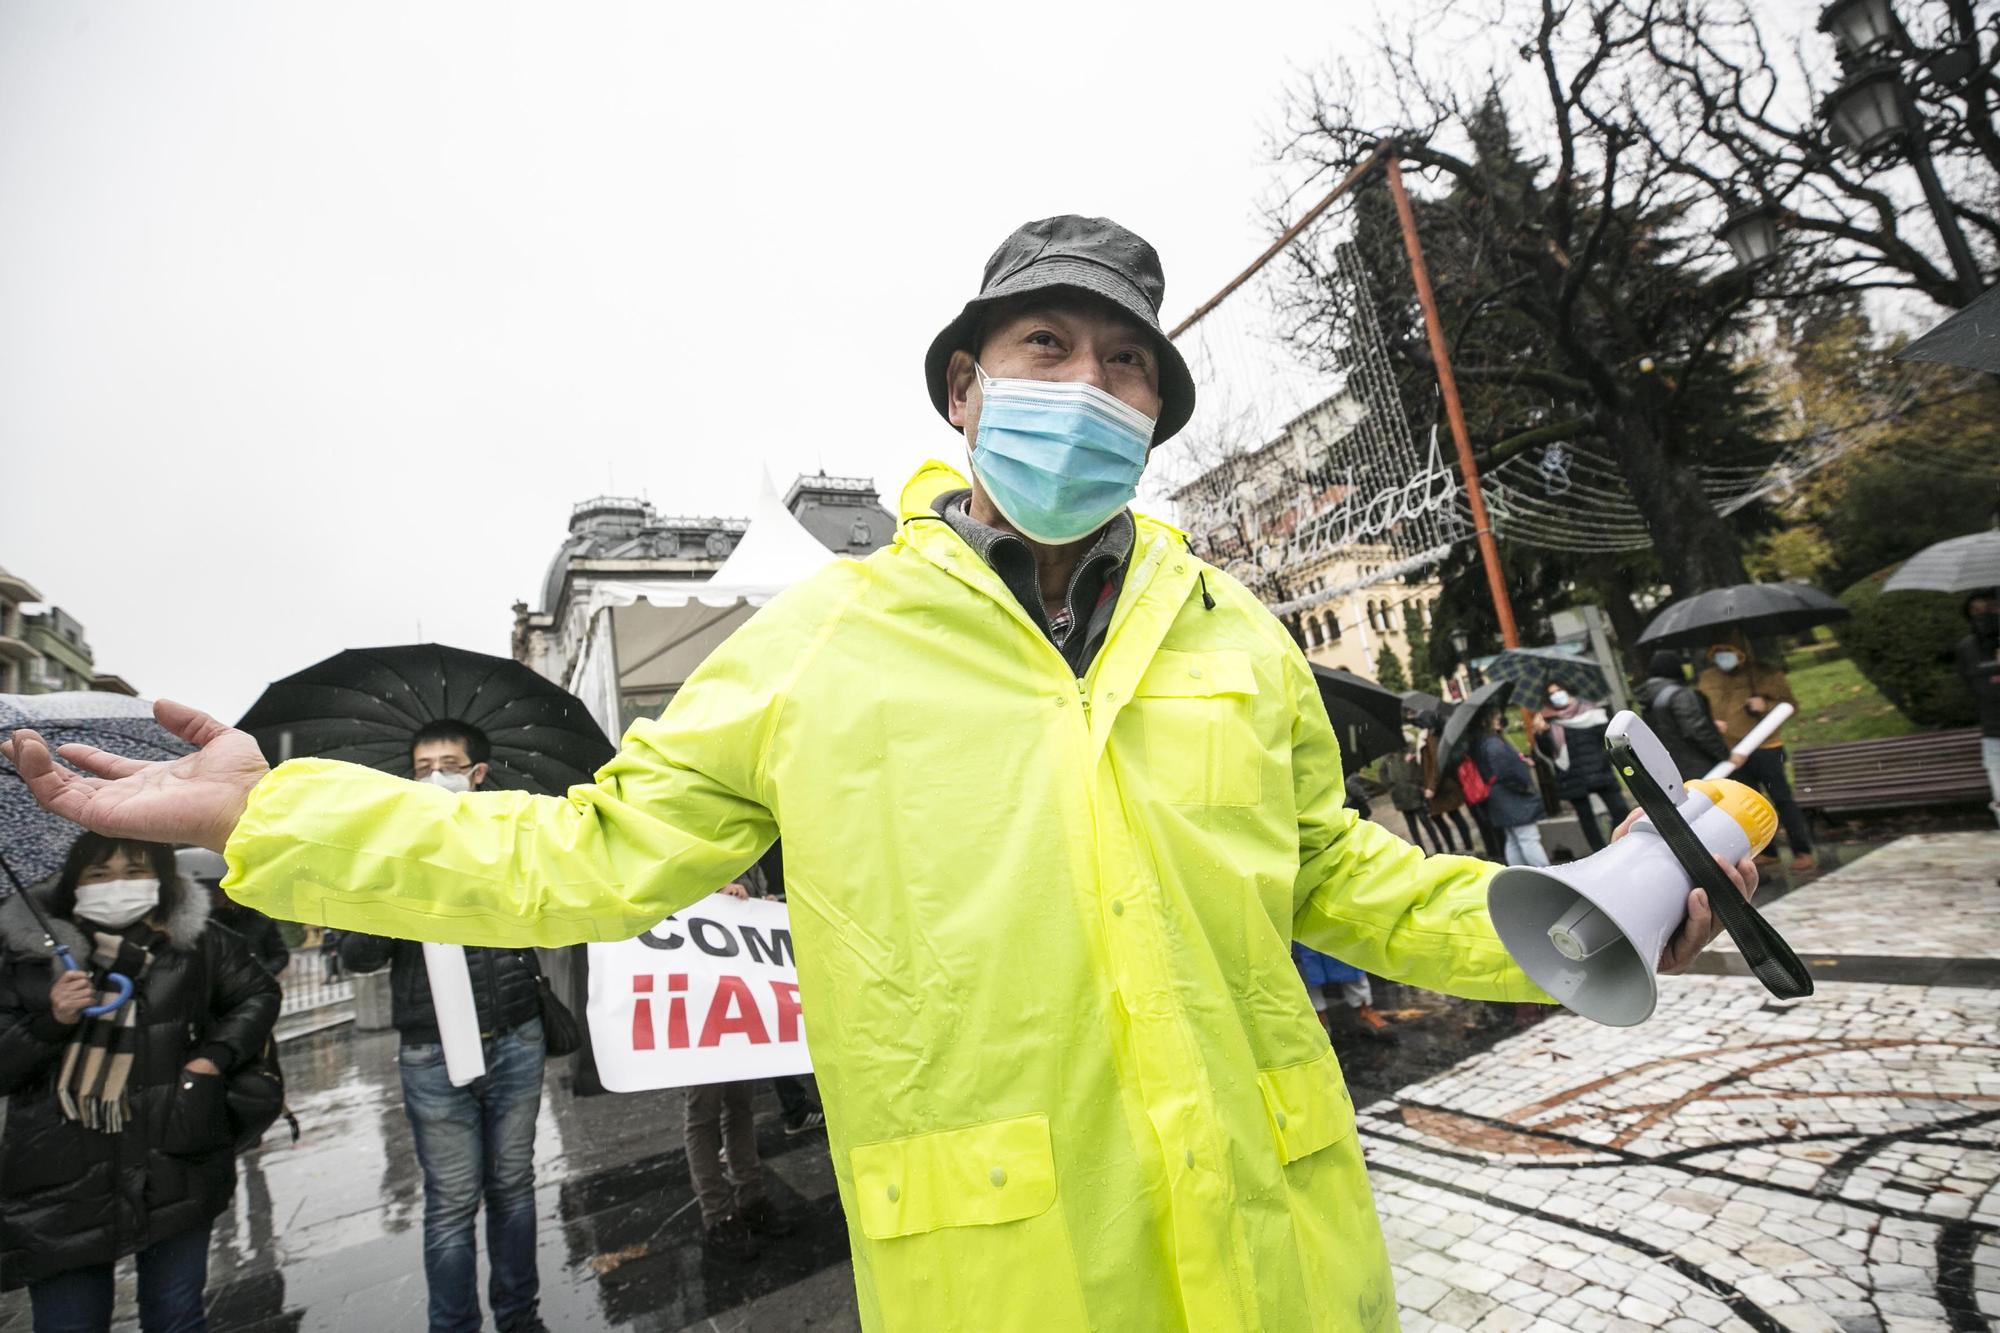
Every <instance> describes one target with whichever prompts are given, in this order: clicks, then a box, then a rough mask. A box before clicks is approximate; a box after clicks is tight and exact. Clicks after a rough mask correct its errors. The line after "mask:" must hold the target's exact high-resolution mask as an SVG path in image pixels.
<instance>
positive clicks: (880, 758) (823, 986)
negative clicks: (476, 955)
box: [226, 463, 1546, 1333]
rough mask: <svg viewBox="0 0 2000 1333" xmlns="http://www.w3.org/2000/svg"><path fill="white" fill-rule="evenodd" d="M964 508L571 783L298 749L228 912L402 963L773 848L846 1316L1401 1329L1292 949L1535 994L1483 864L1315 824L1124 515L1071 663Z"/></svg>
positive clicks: (1188, 593)
mask: <svg viewBox="0 0 2000 1333" xmlns="http://www.w3.org/2000/svg"><path fill="white" fill-rule="evenodd" d="M964 485H965V482H964V481H963V480H962V479H961V478H960V476H959V475H958V474H957V473H956V472H954V471H953V470H952V469H950V468H948V467H946V466H944V465H943V464H939V463H932V464H929V465H927V466H926V467H925V468H923V469H922V470H921V471H919V472H918V474H917V475H916V476H915V478H913V479H912V481H911V482H910V483H909V485H908V486H907V487H906V489H905V491H904V494H903V502H902V509H903V522H902V524H901V526H900V528H899V530H898V532H897V535H896V539H895V541H894V542H893V543H892V544H891V545H890V546H889V547H887V548H885V549H883V550H881V551H879V552H876V553H875V554H874V555H872V556H870V557H868V558H867V559H866V560H862V561H858V562H857V561H850V560H843V561H838V562H836V563H834V564H833V565H831V566H829V567H828V568H827V569H826V570H825V571H823V572H822V573H820V574H818V575H816V576H815V577H813V578H812V579H810V580H808V581H806V582H805V583H803V584H801V585H799V586H797V587H794V588H792V589H790V590H789V591H787V592H786V593H785V594H784V595H782V596H780V597H779V598H777V599H775V600H774V601H773V602H772V603H771V604H770V605H769V606H767V607H765V608H764V609H763V610H762V611H761V612H759V613H758V614H757V615H756V616H755V617H754V618H753V619H752V620H751V621H750V622H749V623H748V624H746V625H745V626H744V627H743V628H742V629H741V630H739V631H738V632H737V633H736V634H735V635H734V636H732V637H731V638H730V639H729V640H728V641H727V642H726V643H724V644H723V645H722V646H721V647H720V648H718V649H717V650H716V651H715V652H714V653H713V654H712V655H711V656H710V657H709V658H708V660H707V661H706V662H704V663H703V664H702V666H701V668H700V669H699V670H698V671H697V672H696V673H695V674H694V675H693V676H692V677H691V678H690V679H689V680H688V682H687V684H686V685H685V686H684V687H683V688H682V689H681V691H680V692H679V694H678V695H676V696H675V698H674V700H673V702H672V704H671V706H669V707H668V709H667V710H666V712H665V714H664V715H663V716H662V717H661V718H659V719H658V720H657V721H641V722H638V723H635V724H634V725H633V727H632V728H631V730H630V731H629V732H628V733H627V734H626V736H625V740H624V745H623V748H622V749H621V750H620V751H619V754H618V756H617V757H616V758H615V759H613V760H612V761H611V762H610V763H609V764H607V765H606V766H605V768H604V769H603V770H602V771H601V772H600V773H599V774H598V775H597V780H596V781H595V782H594V783H593V784H591V785H589V786H581V787H576V788H573V789H572V790H571V791H570V792H569V794H568V796H567V797H566V798H551V797H535V796H529V795H526V794H524V793H519V792H497V793H474V794H471V795H466V796H454V795H452V794H451V793H448V792H445V791H442V790H439V789H436V788H432V787H425V786H418V785H416V784H412V783H408V782H403V781H400V780H397V779H395V778H391V777H386V776H384V775H382V774H379V773H375V772H372V771H370V770H367V769H363V768H358V767H353V766H350V765H345V764H336V763H329V762H325V761H320V760H296V761H293V762H291V763H287V764H284V765H282V766H280V767H279V768H278V769H277V770H276V771H274V772H273V773H272V774H271V775H270V776H269V777H268V778H266V779H265V780H264V782H262V783H261V784H259V786H258V787H257V789H256V791H255V792H254V793H253V794H252V796H251V799H250V804H249V808H248V810H247V811H246V812H245V814H244V817H243V819H242V822H241V823H240V824H239V825H238V827H237V830H236V833H235V835H234V837H232V838H231V840H230V843H229V846H228V849H227V855H228V858H229V863H230V867H231V871H232V876H231V878H230V880H229V881H228V882H227V884H226V887H227V888H228V889H229V890H230V891H231V892H232V893H234V894H235V895H236V896H237V897H238V898H239V899H241V900H242V901H244V902H247V903H250V904H251V905H253V906H256V907H258V908H260V909H261V910H263V911H265V912H268V913H271V914H272V915H275V916H279V917H287V918H292V919H296V920H305V921H318V922H323V923H325V924H327V925H331V926H336V927H341V928H345V929H351V930H363V931H370V932H374V933H377V934H387V935H396V936H402V937H406V938H419V939H427V940H441V941H448V942H453V943H460V944H474V945H496V946H498V945H523V944H529V943H533V944H540V945H550V946H554V945H564V944H572V943H575V942H578V941H582V940H617V939H625V938H629V937H631V936H633V935H636V934H638V933H639V932H640V931H642V930H644V929H646V928H648V927H650V926H652V925H654V924H655V923H656V922H658V921H659V920H660V919H661V918H662V917H664V916H666V915H667V914H669V913H671V912H673V911H676V910H677V909H679V908H681V907H684V906H686V905H687V904H689V903H691V902H693V901H695V900H697V899H699V898H701V897H703V896H705V895H707V894H708V893H710V892H711V891H713V890H714V889H716V888H717V887H719V886H720V885H722V884H724V883H726V882H727V881H728V880H729V879H730V878H731V877H732V876H733V875H735V874H737V873H738V872H740V871H741V870H743V869H744V868H745V867H747V866H748V865H749V864H750V863H751V862H752V861H754V860H755V859H756V857H757V856H758V854H759V853H760V852H761V851H762V850H763V849H764V848H765V847H766V846H767V845H768V844H769V843H770V842H771V841H772V839H773V838H774V837H776V836H777V833H778V830H779V828H780V827H782V828H783V830H784V837H785V887H786V891H787V895H788V898H789V904H790V908H791V917H792V929H793V933H794V938H795V940H796V943H797V949H798V966H799V983H800V991H801V1000H802V1003H803V1005H804V1009H805V1013H806V1015H807V1021H808V1023H809V1024H810V1027H811V1030H812V1047H813V1057H814V1063H815V1067H816V1073H817V1076H818V1078H819V1082H820V1087H821V1091H822V1093H823V1095H824V1100H825V1103H826V1111H827V1128H828V1140H829V1145H830V1148H831V1151H832V1155H833V1163H834V1172H835V1175H836V1177H837V1179H838V1181H839V1187H840V1196H841V1202H842V1204H843V1206H844V1207H845V1209H846V1215H847V1223H848V1229H849V1232H850V1237H851V1240H852V1243H853V1255H854V1277H855V1286H856V1289H857V1294H858V1298H859V1303H860V1309H861V1318H862V1323H863V1325H864V1326H865V1327H867V1328H869V1329H871V1330H899V1331H900V1330H910V1331H911V1333H937V1331H938V1330H944V1329H960V1328H966V1329H970V1328H977V1329H980V1330H1002V1329H1034V1330H1036V1331H1037V1333H1058V1331H1061V1330H1071V1329H1089V1328H1098V1329H1145V1330H1148V1331H1149V1333H1150V1331H1152V1330H1164V1329H1179V1328H1186V1329H1193V1330H1199V1331H1200V1333H1220V1331H1222V1330H1232V1329H1244V1330H1249V1329H1267V1330H1291V1329H1300V1330H1304V1329H1313V1330H1328V1331H1329V1333H1331V1331H1333V1330H1338V1331H1339V1333H1355V1331H1356V1330H1375V1329H1393V1328H1395V1327H1396V1303H1395V1297H1394V1294H1393V1292H1392V1291H1391V1288H1390V1278H1389V1264H1388V1258H1387V1255H1386V1253H1385V1252H1384V1248H1383V1243H1382V1236H1381V1231H1380V1228H1379V1226H1378V1224H1377V1222H1376V1218H1375V1212H1374V1206H1373V1201H1372V1199H1371V1197H1370V1194H1369V1189H1368V1181H1367V1177H1366V1175H1365V1173H1364V1171H1363V1167H1362V1159H1361V1149H1360V1145H1359V1143H1358V1142H1357V1141H1356V1135H1355V1122H1354V1109H1353V1105H1352V1103H1351V1102H1350V1100H1349V1098H1348V1094H1347V1090H1346V1087H1345V1085H1344V1083H1343V1081H1342V1079H1341V1075H1340V1068H1339V1065H1338V1063H1337V1061H1336V1060H1335V1058H1334V1055H1333V1053H1332V1051H1331V1050H1330V1049H1329V1047H1328V1046H1327V1041H1326V1036H1325V1034H1324V1032H1323V1031H1322V1030H1321V1028H1320V1026H1319V1024H1318V1023H1317V1021H1316V1020H1315V1017H1314V1014H1313V1008H1312V1005H1311V1003H1310V1001H1309V1000H1308V998H1307V996H1306V992H1305V989H1304V987H1303V985H1302V984H1301V982H1300V980H1299V976H1298V973H1297V972H1296V971H1295V970H1294V969H1293V966H1292V961H1291V953H1290V945H1291V942H1292V940H1293V939H1294V938H1296V939H1299V940H1301V941H1303V942H1304V943H1305V944H1307V945H1309V946H1311V947H1312V948H1314V949H1318V950H1320V951H1321V952H1323V953H1328V954H1331V955H1333V956H1335V957H1337V958H1340V959H1342V960H1344V961H1346V962H1349V963H1352V964H1354V965H1356V966H1358V967H1362V968H1365V969H1366V970H1368V971H1370V972H1373V973H1376V974H1378V975H1380V976H1385V977H1390V978H1394V979H1396V980H1400V981H1407V982H1411V983H1414V984H1416V985H1420V986H1428V987H1432V988H1435V989H1438V990H1443V991H1447V992H1449V993H1452V994H1456V995H1463V996H1469V997H1472V998H1478V999H1489V1000H1545V999H1546V997H1545V996H1544V995H1543V994H1542V993H1541V992H1540V991H1539V990H1537V989H1536V988H1535V987H1534V985H1533V983H1531V982H1530V981H1529V980H1528V979H1527V978H1526V977H1525V976H1524V975H1523V974H1522V973H1521V972H1520V971H1519V970H1518V969H1517V968H1515V966H1514V965H1513V963H1512V961H1511V960H1510V959H1509V958H1508V956H1507V954H1506V952H1505V950H1504V949H1502V947H1501V945H1500V943H1499V941H1498V939H1497V938H1496V936H1495V935H1494V932H1493V927H1492V924H1491V922H1490V921H1489V919H1488V917H1487V914H1486V882H1487V879H1488V878H1489V876H1490V874H1491V873H1492V871H1493V869H1494V868H1493V867H1492V866H1489V865H1487V864H1486V863H1484V862H1480V861H1476V860H1471V859H1468V858H1461V857H1450V856H1434V857H1429V858H1426V857H1424V856H1423V855H1422V854H1421V853H1419V852H1418V851H1417V850H1416V849H1414V848H1412V847H1410V846H1409V845H1408V844H1407V843H1404V842H1402V841H1401V840H1399V839H1397V838H1396V837H1394V836H1393V835H1391V834H1390V833H1388V832H1387V831H1386V830H1384V829H1382V828H1380V827H1379V826H1377V825H1374V824H1370V823H1365V822H1360V821H1358V820H1357V819H1356V817H1355V815H1354V814H1353V812H1352V811H1349V810H1345V809H1343V808H1342V795H1343V788H1342V782H1341V772H1340V759H1339V755H1338V753H1337V751H1336V749H1335V743H1334V738H1333V732H1332V729H1331V728H1330V727H1329V725H1328V723H1327V718H1326V712H1325V709H1324V706H1323V705H1322V704H1321V702H1320V699H1319V695H1318V691H1317V689H1316V687H1315V686H1314V684H1313V679H1312V675H1311V673H1310V671H1309V670H1308V669H1307V666H1306V662H1305V659H1304V658H1303V657H1302V656H1301V654H1300V652H1299V650H1298V648H1297V647H1296V646H1295V645H1294V644H1293V642H1292V641H1291V639H1290V637H1289V636H1288V635H1287V634H1286V633H1285V631H1284V630H1283V628H1282V627H1281V626H1280V625H1279V624H1278V622H1277V621H1276V620H1275V619H1273V618H1272V616H1271V615H1270V613H1269V612H1267V611H1266V610H1265V609H1264V607H1263V606H1262V605H1260V604H1259V603H1258V602H1257V600H1256V599H1255V598H1254V597H1252V596H1251V595H1250V594H1249V593H1248V592H1247V591H1246V590H1244V589H1243V588H1242V587H1241V586H1240V585H1238V584H1237V583H1235V582H1234V581H1233V580H1231V579H1230V578H1228V577H1227V576H1226V575H1223V574H1221V573H1219V572H1218V571H1217V570H1215V569H1214V568H1213V567H1211V566H1207V565H1204V564H1203V563H1202V562H1201V561H1200V560H1198V559H1196V558H1195V557H1194V556H1192V555H1190V554H1189V553H1188V551H1187V549H1186V546H1185V543H1184V541H1183V539H1182V537H1181V534H1179V533H1178V532H1176V531H1175V530H1173V529H1172V528H1170V527H1168V526H1167V525H1165V524H1163V523H1159V522H1157V521H1154V520H1152V519H1149V518H1145V517H1143V516H1142V517H1139V519H1138V538H1137V544H1136V546H1135V549H1134V551H1133V555H1132V562H1131V566H1130V570H1129V572H1128V574H1127V577H1126V579H1125V583H1124V586H1123V589H1122V591H1121V593H1120V595H1119V598H1118V603H1117V607H1116V612H1115V614H1114V617H1113V619H1112V623H1111V626H1110V630H1109V633H1108V635H1107V638H1106V640H1105V643H1104V646H1103V648H1102V650H1101V651H1100V652H1099V654H1098V656H1097V657H1096V659H1095V660H1094V661H1093V662H1092V664H1091V667H1090V670H1089V673H1088V674H1087V675H1086V676H1085V677H1084V678H1083V679H1081V680H1078V679H1077V678H1075V677H1074V676H1073V675H1072V674H1071V673H1070V670H1069V668H1068V666H1067V665H1066V663H1065V662H1064V660H1063V658H1062V656H1061V654H1059V653H1058V652H1057V651H1056V649H1055V648H1054V647H1053V646H1051V644H1050V643H1049V641H1048V640H1047V638H1046V637H1045V636H1044V635H1043V634H1042V633H1041V632H1040V631H1039V630H1038V629H1037V628H1036V627H1035V625H1034V624H1033V622H1032V621H1031V620H1030V619H1029V618H1028V615H1027V613H1026V612H1025V611H1023V610H1022V608H1021V606H1020V605H1019V603H1018V602H1017V601H1016V600H1015V599H1014V597H1013V595H1012V594H1011V593H1009V592H1008V590H1007V588H1006V587H1005V585H1004V584H1002V583H1001V581H1000V579H999V577H998V576H997V575H996V574H995V573H994V572H993V571H992V570H991V569H990V568H988V567H987V566H986V565H985V564H984V563H983V562H982V561H981V560H980V559H979V558H978V557H977V556H976V555H975V554H974V553H973V552H972V551H971V550H970V549H969V548H968V547H967V546H966V545H965V544H964V543H963V542H962V541H961V540H960V539H959V538H958V537H957V536H956V535H955V534H954V533H953V532H952V531H951V529H950V528H949V527H948V526H947V525H945V524H944V523H942V522H938V521H936V520H935V517H934V516H933V515H932V513H931V504H932V501H933V500H934V499H935V498H936V497H937V496H938V495H940V494H942V493H943V492H945V491H947V490H956V489H960V488H962V487H963V486H964ZM1198 574H1205V575H1206V582H1207V587H1208V590H1209V592H1210V593H1212V594H1213V595H1214V598H1215V602H1216V605H1215V608H1214V610H1212V611H1211V610H1207V609H1204V606H1203V603H1202V599H1201V597H1200V595H1199V592H1198V591H1197V585H1196V578H1197V575H1198Z"/></svg>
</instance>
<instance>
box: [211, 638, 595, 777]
mask: <svg viewBox="0 0 2000 1333" xmlns="http://www.w3.org/2000/svg"><path fill="white" fill-rule="evenodd" d="M446 718H449V719H452V720H455V721H459V722H467V723H470V724H471V725H473V726H475V727H477V728H479V730H480V731H482V732H484V733H485V735H486V739H487V740H488V741H490V742H491V743H492V746H493V754H492V759H491V763H492V769H491V773H490V775H489V777H488V778H487V782H486V785H487V786H488V787H498V788H503V789H509V788H511V789H520V790H526V791H538V792H551V793H552V792H560V791H563V790H565V789H566V788H568V787H570V786H572V785H574V784H576V783H579V782H588V781H590V775H591V774H592V773H594V772H596V771H597V769H598V768H600V767H601V766H602V765H603V764H604V762H605V761H606V760H608V759H610V758H611V756H612V754H613V753H614V751H613V747H612V744H611V742H610V741H608V740H606V739H605V737H604V732H603V730H602V729H601V728H600V727H599V726H598V725H597V720H596V719H595V718H593V717H591V715H590V710H588V709H587V708H585V707H584V706H583V703H582V701H581V700H579V699H578V698H577V697H576V696H575V695H573V694H571V693H570V692H569V691H567V690H565V689H563V688H562V687H561V686H559V685H557V684H555V683H554V682H552V681H548V680H545V679H543V678H542V677H541V676H538V675H536V674H535V673H534V672H533V671H531V670H529V669H528V668H527V667H526V666H523V665H522V664H521V663H519V662H514V661H509V660H508V659H507V658H504V657H489V656H487V655H486V654H485V653H473V652H467V651H466V650H465V649H463V648H451V647H447V646H445V645H444V644H439V643H412V644H404V645H402V646H400V647H394V648H350V649H348V650H347V651H346V652H341V653H335V654H334V655H333V656H332V657H329V658H327V659H326V660H325V661H324V662H319V663H316V664H314V665H313V666H309V667H307V668H306V669H305V670H304V671H301V672H299V673H298V674H296V675H292V676H287V677H285V678H284V679H283V680H280V681H274V682H272V684H271V685H269V686H268V687H267V688H266V689H265V690H264V693H263V694H262V695H261V696H259V697H258V699H257V702H256V703H254V704H252V705H251V706H250V711H249V712H247V713H245V714H244V715H243V720H242V721H241V722H239V723H237V724H236V725H238V726H239V727H241V728H243V730H245V731H247V732H249V733H250V734H251V735H252V736H255V737H256V738H257V744H258V745H259V746H261V747H262V748H263V751H264V757H265V758H266V759H268V760H270V761H271V762H272V763H274V764H275V763H280V762H282V761H283V760H286V759H302V758H307V757H312V758H318V759H345V760H347V761H348V762H350V763H356V764H365V765H367V766H368V767H370V768H379V769H381V770H382V771H383V772H385V773H395V774H399V775H401V776H403V777H408V776H409V772H410V737H411V736H412V735H413V734H414V733H415V732H416V730H417V729H418V728H419V727H421V726H423V725H424V724H425V723H426V722H436V721H439V720H441V719H446Z"/></svg>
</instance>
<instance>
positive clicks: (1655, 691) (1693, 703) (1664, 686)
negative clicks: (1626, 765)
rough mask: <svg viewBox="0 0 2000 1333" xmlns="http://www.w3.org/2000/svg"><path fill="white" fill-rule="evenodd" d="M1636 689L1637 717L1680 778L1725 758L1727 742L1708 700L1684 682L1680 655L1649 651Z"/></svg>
mask: <svg viewBox="0 0 2000 1333" xmlns="http://www.w3.org/2000/svg"><path fill="white" fill-rule="evenodd" d="M1647 669H1648V671H1649V673H1650V674H1649V675H1648V676H1647V677H1646V679H1645V681H1644V682H1642V683H1641V684H1640V686H1639V690H1638V696H1637V697H1638V702H1639V709H1640V716H1641V717H1642V718H1644V719H1645V722H1646V725H1647V726H1648V727H1650V728H1651V729H1652V732H1653V734H1654V735H1655V736H1658V737H1659V738H1660V743H1661V744H1662V745H1665V746H1666V747H1667V754H1668V755H1669V756H1671V757H1672V759H1673V761H1674V767H1675V768H1677V769H1679V770H1680V774H1681V776H1682V777H1683V778H1698V777H1700V776H1701V775H1702V774H1704V773H1706V772H1708V770H1709V769H1711V768H1714V767H1715V766H1716V765H1717V764H1719V763H1721V762H1722V761H1723V760H1725V759H1727V758H1728V757H1729V743H1728V742H1727V741H1725V740H1723V739H1722V732H1721V731H1720V730H1719V729H1718V728H1717V727H1716V725H1715V718H1714V717H1713V716H1711V715H1710V713H1709V711H1708V700H1707V699H1706V698H1705V697H1703V695H1702V693H1701V691H1700V690H1697V689H1696V688H1695V687H1694V686H1692V685H1690V684H1688V683H1687V675H1686V672H1685V671H1683V670H1682V668H1681V656H1680V654H1679V653H1677V652H1675V651H1674V650H1673V649H1671V648H1662V649H1660V650H1659V651H1658V652H1656V653H1654V654H1653V660H1652V661H1651V662H1650V663H1648V664H1647Z"/></svg>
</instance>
